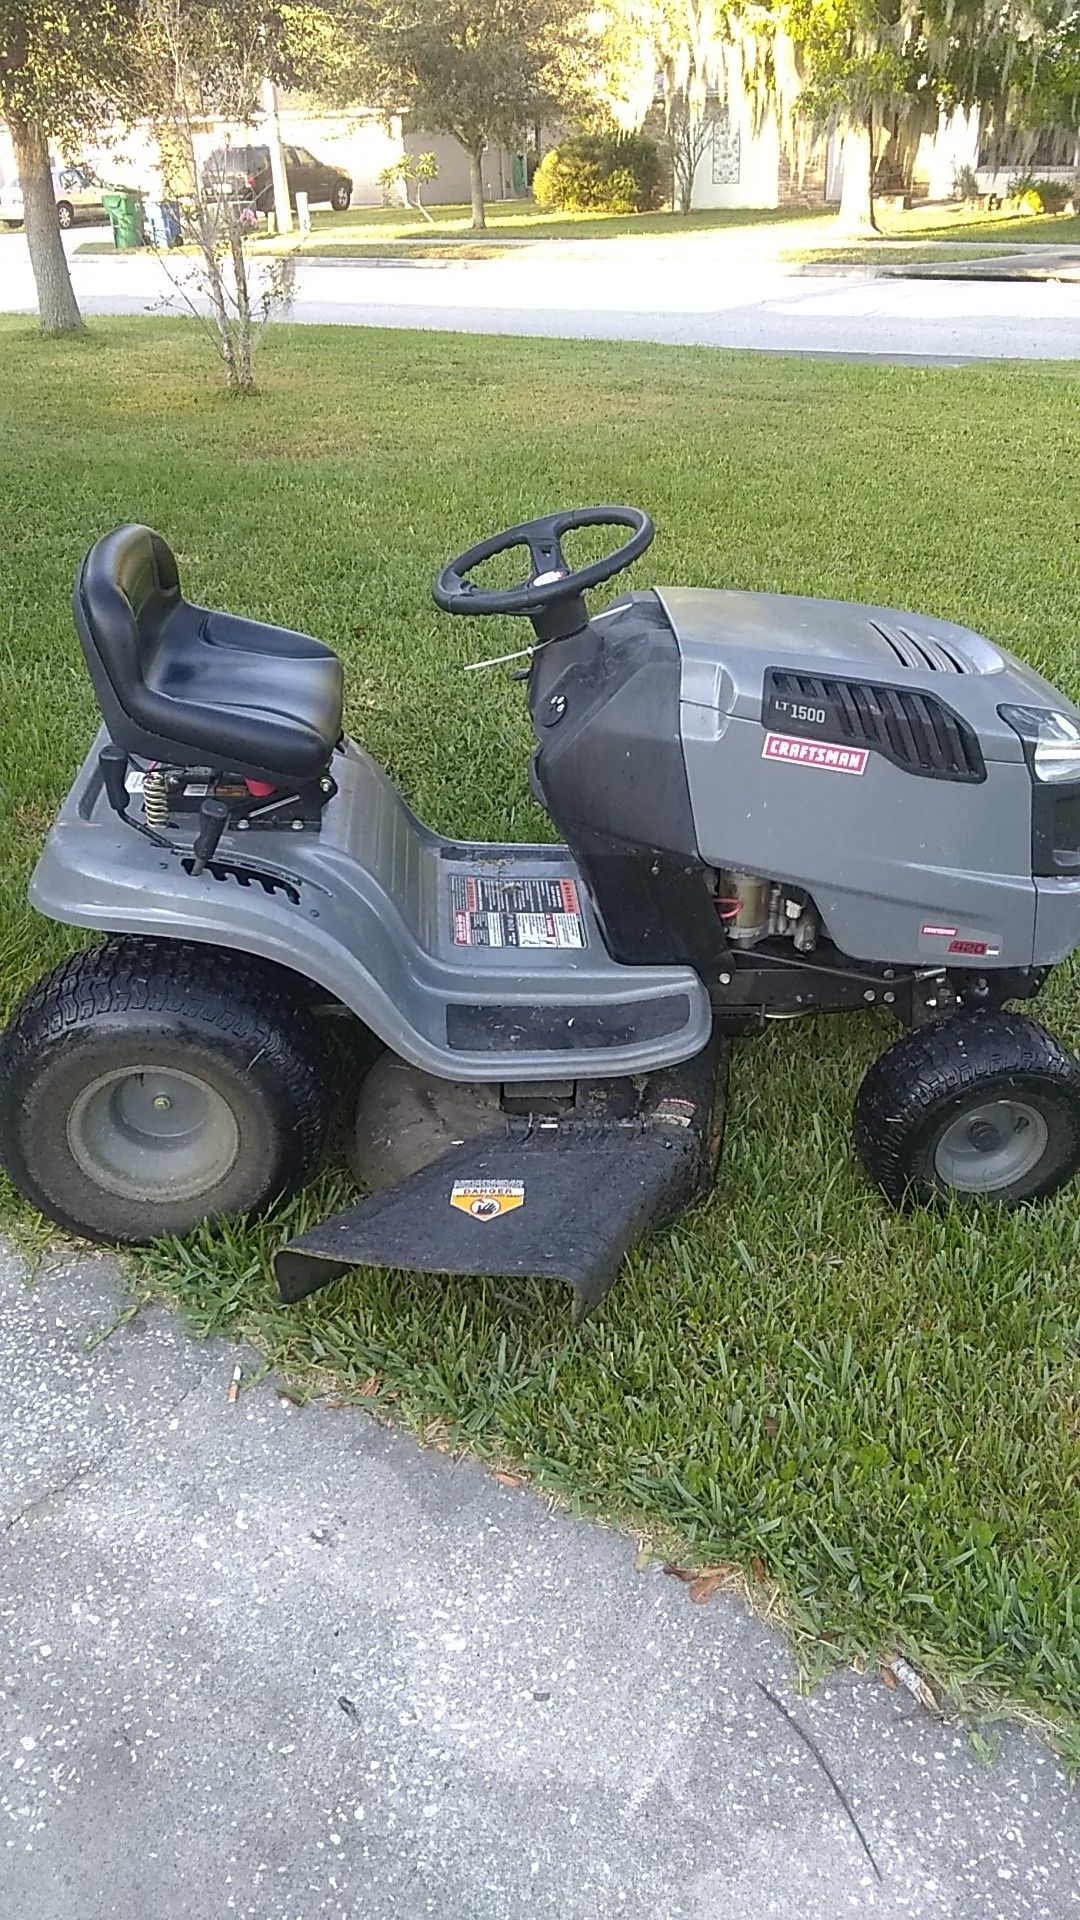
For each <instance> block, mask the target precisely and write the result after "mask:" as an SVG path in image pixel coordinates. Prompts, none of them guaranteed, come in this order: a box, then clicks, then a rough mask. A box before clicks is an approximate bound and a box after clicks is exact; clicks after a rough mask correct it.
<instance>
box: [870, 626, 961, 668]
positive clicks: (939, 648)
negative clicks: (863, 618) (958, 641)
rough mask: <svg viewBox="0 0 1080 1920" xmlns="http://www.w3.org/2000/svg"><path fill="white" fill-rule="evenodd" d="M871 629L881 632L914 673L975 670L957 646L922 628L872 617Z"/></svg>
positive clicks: (898, 657)
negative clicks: (895, 623) (942, 640)
mask: <svg viewBox="0 0 1080 1920" xmlns="http://www.w3.org/2000/svg"><path fill="white" fill-rule="evenodd" d="M870 625H871V626H872V627H873V629H874V632H875V633H878V634H880V635H881V638H882V639H883V640H884V642H885V645H886V646H887V647H888V649H889V651H890V653H892V654H893V655H895V657H896V659H897V660H899V662H900V665H901V666H902V667H908V668H909V669H911V670H912V671H913V672H915V673H974V672H975V668H974V667H973V665H972V663H971V661H970V660H967V659H965V657H964V655H963V654H962V653H961V651H960V649H959V647H957V646H955V645H953V646H951V647H946V646H944V645H943V644H942V642H941V641H940V640H939V639H937V638H936V637H935V636H934V635H933V634H931V633H929V632H927V631H926V630H925V629H924V630H923V631H922V632H920V631H919V630H918V628H916V627H914V626H903V627H902V626H900V625H898V624H897V625H893V624H891V623H890V622H888V621H885V620H882V619H871V621H870Z"/></svg>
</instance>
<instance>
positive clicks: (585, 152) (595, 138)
mask: <svg viewBox="0 0 1080 1920" xmlns="http://www.w3.org/2000/svg"><path fill="white" fill-rule="evenodd" d="M660 173H661V169H660V154H659V150H658V148H657V146H656V144H655V142H654V141H652V140H650V139H649V138H648V137H647V135H645V134H643V133H582V134H578V135H577V137H576V138H575V139H572V140H563V141H562V142H561V144H560V145H559V146H557V147H552V149H551V151H550V153H546V154H545V155H544V158H543V159H542V160H541V162H540V165H539V166H538V167H537V169H536V173H535V175H534V176H533V198H534V199H535V201H536V204H537V206H538V207H545V208H554V209H557V210H558V211H560V212H562V213H648V212H649V211H650V209H651V208H653V207H657V206H659V204H660V200H661V185H660Z"/></svg>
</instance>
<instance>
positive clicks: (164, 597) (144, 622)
mask: <svg viewBox="0 0 1080 1920" xmlns="http://www.w3.org/2000/svg"><path fill="white" fill-rule="evenodd" d="M179 603H180V576H179V573H178V571H177V566H176V559H175V556H174V555H173V552H172V549H171V548H170V547H169V545H168V544H167V542H166V541H164V540H163V539H162V537H161V535H160V533H154V532H152V530H151V529H150V528H149V527H138V526H132V527H117V529H116V531H115V532H114V533H107V534H106V535H105V536H104V538H103V539H101V540H98V541H97V542H96V544H95V545H94V546H92V547H91V549H90V551H89V553H88V554H87V556H86V559H85V560H84V561H83V563H82V566H81V567H80V568H79V571H78V573H77V575H76V577H75V591H74V594H73V596H72V611H73V613H74V616H75V629H76V632H77V633H78V636H79V639H80V640H81V641H82V649H83V653H84V654H85V655H86V664H87V667H88V669H89V672H90V678H91V680H92V681H93V684H94V692H95V693H96V694H97V697H98V703H99V705H100V707H101V712H102V717H103V719H104V721H105V724H106V726H107V727H108V729H109V732H110V734H111V735H112V738H113V739H114V740H115V741H116V742H117V745H119V746H122V747H127V748H128V750H129V751H132V752H137V751H139V743H138V741H137V740H136V739H135V737H134V734H135V731H136V730H137V728H138V722H137V720H136V717H135V716H136V713H137V712H138V710H139V704H140V703H139V694H140V691H141V689H142V687H143V666H144V662H145V659H146V654H147V650H148V648H149V647H150V646H151V645H152V643H153V641H154V640H155V639H156V638H157V635H158V634H159V633H160V631H161V627H162V625H163V623H164V621H165V620H166V619H167V618H168V616H169V614H170V613H172V612H173V611H174V609H175V608H176V607H177V606H178V605H179Z"/></svg>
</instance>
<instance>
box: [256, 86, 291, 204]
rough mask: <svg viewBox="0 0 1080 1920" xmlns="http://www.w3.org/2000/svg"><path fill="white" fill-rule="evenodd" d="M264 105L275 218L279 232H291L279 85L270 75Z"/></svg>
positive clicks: (263, 98) (263, 88) (263, 94)
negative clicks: (282, 141) (282, 143)
mask: <svg viewBox="0 0 1080 1920" xmlns="http://www.w3.org/2000/svg"><path fill="white" fill-rule="evenodd" d="M262 105H263V116H264V120H265V125H266V144H267V146H268V147H269V149H270V177H271V179H272V180H273V183H274V218H275V220H276V222H277V230H278V232H279V233H291V232H292V223H293V222H292V204H291V202H290V200H289V180H288V175H287V174H286V172H285V154H284V151H283V149H282V145H281V122H280V120H279V119H278V97H277V87H276V86H275V85H274V82H273V81H272V80H271V79H270V78H269V76H267V78H266V79H265V80H264V81H263V83H262Z"/></svg>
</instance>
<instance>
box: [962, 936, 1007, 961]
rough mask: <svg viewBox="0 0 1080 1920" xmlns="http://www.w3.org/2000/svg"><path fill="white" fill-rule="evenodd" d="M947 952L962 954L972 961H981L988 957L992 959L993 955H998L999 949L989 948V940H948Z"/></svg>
mask: <svg viewBox="0 0 1080 1920" xmlns="http://www.w3.org/2000/svg"><path fill="white" fill-rule="evenodd" d="M949 952H950V953H962V954H965V955H966V956H967V957H968V958H969V959H973V960H983V959H985V958H986V957H987V956H988V955H989V956H990V957H991V958H992V957H993V955H994V954H996V953H1000V952H1001V948H1000V947H993V946H991V944H990V942H989V940H950V941H949Z"/></svg>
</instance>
